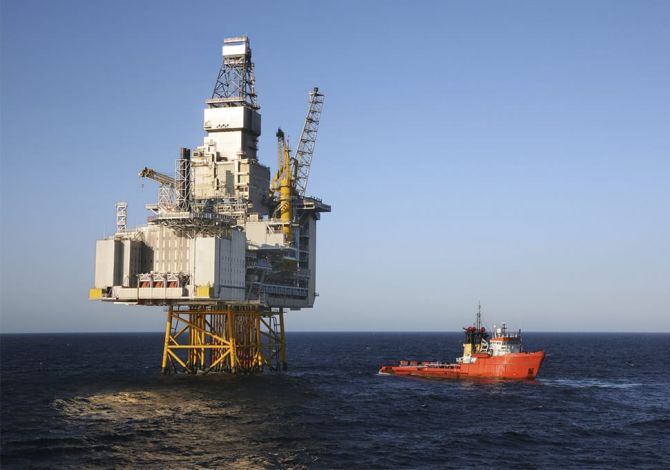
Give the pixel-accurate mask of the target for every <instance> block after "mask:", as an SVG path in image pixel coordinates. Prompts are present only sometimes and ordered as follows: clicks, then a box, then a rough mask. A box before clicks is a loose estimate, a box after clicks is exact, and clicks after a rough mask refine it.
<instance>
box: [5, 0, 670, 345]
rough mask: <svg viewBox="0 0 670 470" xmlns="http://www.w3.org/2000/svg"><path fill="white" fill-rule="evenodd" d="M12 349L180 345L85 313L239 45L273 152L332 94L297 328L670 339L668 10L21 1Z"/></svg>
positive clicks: (516, 4) (9, 111)
mask: <svg viewBox="0 0 670 470" xmlns="http://www.w3.org/2000/svg"><path fill="white" fill-rule="evenodd" d="M0 15H1V41H2V42H1V56H2V57H1V91H0V98H1V115H0V119H1V127H0V130H1V133H0V137H1V148H0V150H1V157H2V163H1V166H0V171H1V182H2V188H1V197H2V200H1V204H2V206H1V209H2V219H1V224H2V239H1V241H0V242H1V260H0V261H1V265H0V269H1V271H2V272H1V275H2V278H1V283H0V289H1V291H0V308H1V315H2V316H1V323H0V325H1V328H2V331H3V332H43V331H160V330H161V329H162V326H163V313H162V310H161V309H159V308H146V307H128V306H116V305H102V304H100V303H95V302H90V301H88V300H87V291H88V288H89V287H90V286H91V285H92V283H93V270H94V256H95V240H96V239H97V238H101V237H102V236H104V235H108V234H110V233H111V232H112V230H113V227H114V203H115V202H116V201H117V200H119V199H124V200H127V201H128V202H129V205H130V207H129V223H130V225H136V224H139V223H142V222H143V220H144V219H145V217H146V215H147V214H146V211H145V210H144V204H145V203H147V202H152V201H154V200H155V197H156V186H155V184H153V183H152V182H145V183H144V185H142V182H141V181H140V179H139V178H138V177H137V172H138V170H139V169H140V168H141V167H143V166H145V165H148V166H151V167H154V168H157V169H161V170H164V171H170V172H171V171H172V168H173V161H174V159H175V158H176V156H177V152H178V149H179V147H181V146H186V147H191V148H192V147H195V146H197V145H199V144H200V143H201V141H202V136H203V131H202V108H203V106H204V103H203V102H204V100H205V99H206V98H208V97H209V96H210V95H211V91H212V88H213V85H214V81H215V79H216V74H217V72H218V68H219V65H220V61H221V57H220V48H221V45H222V42H223V38H224V37H228V36H235V35H240V34H247V35H249V37H250V39H251V45H252V48H253V54H254V62H255V64H256V81H257V90H258V93H259V101H260V105H261V113H262V115H263V124H264V127H263V129H264V134H263V136H262V137H261V141H260V152H259V156H260V158H261V160H262V161H263V162H265V163H267V164H271V165H273V166H274V162H275V145H274V131H275V129H276V128H277V127H278V126H282V128H284V130H285V131H287V132H288V133H289V134H290V135H291V136H292V137H293V140H294V141H295V140H296V139H297V136H298V133H299V131H300V127H301V125H302V120H303V118H304V114H305V111H306V105H307V97H306V96H307V92H308V90H309V89H310V88H311V87H312V86H314V85H318V86H319V87H320V88H321V90H322V91H323V92H324V93H325V94H326V103H325V108H324V113H323V117H322V125H321V129H320V133H319V138H318V143H317V147H316V154H315V158H314V163H313V167H312V175H311V177H310V184H309V186H310V191H309V192H311V193H313V194H315V195H318V196H321V197H322V198H323V199H324V200H325V201H326V202H328V203H331V204H332V206H333V212H332V213H331V214H326V215H324V217H323V219H322V221H321V223H320V226H319V235H318V263H317V266H318V269H317V271H318V279H317V285H318V288H317V290H318V291H319V293H320V297H319V298H318V299H317V304H316V306H315V308H314V309H312V310H305V311H302V312H291V313H290V314H289V315H288V318H287V320H288V324H287V328H288V329H289V330H292V331H296V330H312V331H316V330H457V329H459V328H460V327H461V326H463V325H465V324H466V323H467V322H469V321H470V320H471V318H472V315H473V312H474V310H475V308H476V304H477V302H478V301H481V302H482V305H483V311H484V317H485V320H486V322H487V323H488V324H489V325H490V324H491V323H494V322H499V321H501V320H505V321H507V322H508V323H510V325H511V326H513V327H521V328H523V329H525V330H534V331H628V330H633V331H656V330H660V331H670V26H669V25H670V2H667V1H625V2H624V1H589V2H583V1H564V0H561V1H556V2H534V1H508V2H499V1H491V2H486V1H482V2H470V1H460V2H447V1H445V2H438V1H432V2H429V1H425V2H410V1H406V2H391V1H384V2H381V1H379V2H360V1H333V2H314V1H302V2H274V1H267V2H223V1H211V2H207V1H199V2H164V1H161V2H150V1H142V2H136V1H119V0H114V1H111V0H110V1H95V2H92V1H88V0H87V1H58V2H47V1H31V0H3V1H2V3H1V6H0Z"/></svg>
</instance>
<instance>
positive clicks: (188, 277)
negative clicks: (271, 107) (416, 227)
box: [89, 36, 330, 374]
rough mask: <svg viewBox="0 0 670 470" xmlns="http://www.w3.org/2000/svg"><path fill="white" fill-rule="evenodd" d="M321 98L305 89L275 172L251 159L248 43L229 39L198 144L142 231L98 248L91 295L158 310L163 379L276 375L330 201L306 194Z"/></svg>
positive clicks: (120, 221) (155, 175)
mask: <svg viewBox="0 0 670 470" xmlns="http://www.w3.org/2000/svg"><path fill="white" fill-rule="evenodd" d="M323 101H324V96H323V94H321V93H319V90H318V88H314V89H313V90H312V91H311V92H310V93H309V109H308V112H307V117H306V119H305V124H304V127H303V129H302V133H301V135H300V140H299V142H298V145H297V148H296V150H295V152H292V151H291V149H290V148H289V144H288V141H287V139H286V137H285V135H284V133H283V132H282V130H281V129H279V130H278V131H277V165H278V170H277V172H276V174H275V175H274V177H271V173H270V168H269V167H268V166H266V165H263V164H262V163H260V162H259V161H258V157H257V143H258V137H259V136H260V134H261V115H260V113H259V109H260V107H259V105H258V101H257V96H256V91H255V78H254V70H253V63H252V61H251V48H250V45H249V39H248V38H247V37H246V36H242V37H234V38H227V39H225V40H224V43H223V63H222V65H221V69H220V70H219V74H218V77H217V79H216V84H215V86H214V91H213V93H212V97H211V98H210V99H208V100H206V101H205V103H206V107H205V110H204V129H205V138H204V142H203V144H202V145H201V146H199V147H197V148H195V149H193V151H191V149H188V148H182V149H181V151H180V152H179V157H178V158H177V159H176V164H175V175H174V176H169V175H166V174H163V173H159V172H158V171H155V170H153V169H151V168H148V167H145V168H143V169H142V170H141V171H140V173H139V175H140V176H141V177H143V178H148V179H150V180H153V181H155V182H156V183H158V201H157V202H156V203H153V204H147V205H146V208H147V209H148V210H149V212H150V216H149V217H148V219H147V223H146V225H140V226H138V227H135V228H132V229H131V228H129V227H127V225H126V221H127V214H128V212H127V211H128V204H127V203H126V202H118V203H117V204H116V232H115V233H114V235H111V236H108V237H106V238H104V239H102V240H98V241H97V242H96V259H95V285H94V287H93V288H92V289H90V291H89V298H90V299H93V300H100V301H103V302H114V303H121V304H132V305H146V306H165V307H167V320H166V324H165V344H164V348H163V360H162V371H163V373H174V372H185V373H191V374H195V373H206V372H214V371H216V372H231V373H248V372H258V371H261V370H263V369H264V368H269V369H271V370H281V369H284V370H285V369H286V366H287V361H286V341H285V336H284V312H285V310H287V309H291V310H298V309H301V308H309V307H312V306H313V304H314V298H315V296H316V295H317V294H316V292H315V275H316V222H317V221H318V220H319V218H320V215H321V213H322V212H330V206H329V205H327V204H324V203H323V202H322V201H321V200H320V199H318V198H315V197H309V196H307V195H306V189H307V182H308V178H309V173H310V167H311V163H312V156H313V154H314V146H315V143H316V136H317V131H318V128H319V121H320V118H321V111H322V108H323Z"/></svg>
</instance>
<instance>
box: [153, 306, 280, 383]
mask: <svg viewBox="0 0 670 470" xmlns="http://www.w3.org/2000/svg"><path fill="white" fill-rule="evenodd" d="M285 344H286V342H285V339H284V314H283V311H282V310H279V311H272V310H270V309H267V308H264V307H261V306H259V305H255V304H239V305H218V306H214V307H198V306H189V307H185V308H182V309H179V308H176V307H172V306H170V307H169V309H168V313H167V321H166V324H165V343H164V348H163V363H162V371H163V373H164V374H170V373H180V372H181V373H187V374H198V373H200V374H203V373H208V372H230V373H252V372H260V371H262V370H263V369H264V368H266V367H267V368H268V369H270V370H279V369H283V370H285V369H286V346H285Z"/></svg>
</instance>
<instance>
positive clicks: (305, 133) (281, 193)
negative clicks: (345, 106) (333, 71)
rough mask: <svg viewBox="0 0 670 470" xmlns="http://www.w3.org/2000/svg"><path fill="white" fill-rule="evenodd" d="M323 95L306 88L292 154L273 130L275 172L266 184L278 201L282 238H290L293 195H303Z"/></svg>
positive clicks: (277, 210)
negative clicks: (303, 114)
mask: <svg viewBox="0 0 670 470" xmlns="http://www.w3.org/2000/svg"><path fill="white" fill-rule="evenodd" d="M323 101H324V95H323V94H322V93H319V89H318V88H317V87H314V88H313V89H312V91H310V92H309V109H308V111H307V116H306V117H305V124H304V126H303V129H302V132H301V134H300V141H299V143H298V148H297V150H296V152H295V156H293V157H292V156H291V150H290V148H289V145H288V143H287V141H286V137H285V135H284V132H283V131H282V130H281V128H280V129H278V130H277V134H276V135H277V161H278V168H277V174H276V175H275V177H274V178H273V179H272V182H271V184H270V196H271V198H275V197H276V195H277V194H278V197H277V200H278V204H277V207H276V209H275V214H276V215H278V216H279V218H280V220H281V221H282V222H283V223H284V226H283V228H282V232H283V233H284V236H285V238H286V240H291V237H292V231H291V224H292V223H293V216H294V212H295V211H294V210H293V206H294V204H295V202H296V201H295V199H296V197H299V198H304V197H305V190H306V189H307V181H308V179H309V171H310V167H311V165H312V157H313V156H314V146H315V144H316V136H317V133H318V131H319V123H320V121H321V111H322V110H323Z"/></svg>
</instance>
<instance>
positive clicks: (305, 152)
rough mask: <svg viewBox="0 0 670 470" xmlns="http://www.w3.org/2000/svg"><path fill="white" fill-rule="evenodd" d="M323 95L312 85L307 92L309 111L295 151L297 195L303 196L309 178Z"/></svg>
mask: <svg viewBox="0 0 670 470" xmlns="http://www.w3.org/2000/svg"><path fill="white" fill-rule="evenodd" d="M323 100H324V96H323V95H322V94H321V93H319V89H318V88H316V87H314V89H313V90H312V91H310V92H309V111H308V112H307V117H306V118H305V125H304V126H303V129H302V134H300V141H299V142H298V148H297V150H296V151H295V160H296V166H297V168H296V179H295V189H296V193H297V194H298V195H299V196H304V195H305V191H306V190H307V181H308V180H309V170H310V168H311V167H312V157H313V156H314V146H315V145H316V135H317V133H318V131H319V123H320V122H321V111H322V110H323Z"/></svg>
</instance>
